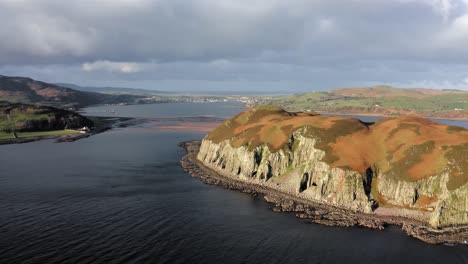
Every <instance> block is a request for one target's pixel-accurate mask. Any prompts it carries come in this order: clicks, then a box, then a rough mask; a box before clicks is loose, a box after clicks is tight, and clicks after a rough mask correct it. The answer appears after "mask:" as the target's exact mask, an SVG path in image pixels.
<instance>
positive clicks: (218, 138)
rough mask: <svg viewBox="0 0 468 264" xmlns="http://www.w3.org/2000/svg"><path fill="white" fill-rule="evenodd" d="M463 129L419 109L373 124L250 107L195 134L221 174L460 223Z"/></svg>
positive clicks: (339, 203)
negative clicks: (418, 114)
mask: <svg viewBox="0 0 468 264" xmlns="http://www.w3.org/2000/svg"><path fill="white" fill-rule="evenodd" d="M467 157H468V130H466V129H463V128H459V127H453V126H446V125H442V124H438V123H434V122H431V121H429V120H427V119H422V118H417V117H398V118H388V119H384V120H381V121H379V122H377V123H375V124H366V123H362V122H360V121H359V120H356V119H351V118H342V117H329V116H320V115H317V114H315V113H289V112H286V111H284V110H282V109H280V108H276V107H256V108H253V109H250V110H247V111H245V112H243V113H240V114H239V115H237V116H235V117H233V118H231V119H229V120H227V121H226V122H224V123H223V124H222V125H220V126H219V127H218V128H216V129H215V130H213V131H212V132H211V133H209V134H208V135H207V136H206V137H205V138H204V139H203V141H202V144H201V147H200V151H199V153H198V156H197V158H198V160H199V161H201V162H202V163H203V164H204V165H205V166H207V167H209V168H211V169H213V170H215V171H217V172H218V173H219V174H221V175H223V176H226V177H230V178H233V179H236V180H241V181H244V182H246V183H255V184H261V185H264V186H266V187H269V188H273V189H276V190H278V191H281V192H284V193H287V194H290V195H294V196H297V197H299V198H301V199H304V200H310V201H313V202H318V203H323V204H327V205H333V206H336V207H339V208H345V209H349V210H352V211H355V212H362V213H369V214H381V215H397V216H405V217H408V218H413V219H417V220H421V221H424V222H426V223H428V224H430V225H431V226H433V227H437V228H441V227H448V226H459V225H466V224H468V158H467Z"/></svg>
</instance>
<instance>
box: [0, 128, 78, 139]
mask: <svg viewBox="0 0 468 264" xmlns="http://www.w3.org/2000/svg"><path fill="white" fill-rule="evenodd" d="M77 133H80V132H79V131H76V130H71V129H65V130H53V131H37V132H23V133H17V135H18V137H19V138H28V137H44V136H62V135H70V134H77ZM2 139H13V134H12V133H5V132H0V140H2Z"/></svg>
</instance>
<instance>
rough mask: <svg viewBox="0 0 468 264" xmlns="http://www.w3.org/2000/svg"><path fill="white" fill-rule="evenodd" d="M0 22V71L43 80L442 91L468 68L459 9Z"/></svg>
mask: <svg viewBox="0 0 468 264" xmlns="http://www.w3.org/2000/svg"><path fill="white" fill-rule="evenodd" d="M0 17H2V26H1V27H0V38H1V39H2V41H1V42H0V65H2V67H1V69H3V71H6V72H13V73H14V71H15V70H16V71H18V72H21V73H24V74H25V75H32V77H35V76H37V77H41V78H45V80H46V81H47V80H51V81H67V80H57V78H64V76H68V78H71V77H73V79H74V80H75V79H76V80H77V81H78V82H80V81H81V82H88V81H95V82H96V83H97V84H98V83H103V82H107V81H106V80H105V78H111V79H112V80H115V81H116V82H126V81H129V82H131V81H134V82H135V83H137V80H138V83H139V84H144V85H147V86H150V84H152V83H155V82H159V83H162V82H163V80H174V81H179V80H183V81H186V80H197V81H206V82H235V83H236V85H239V86H242V85H245V86H248V85H250V84H255V85H257V84H258V83H260V82H263V83H270V82H271V81H277V82H280V81H281V82H282V83H284V84H285V86H287V85H286V84H287V83H290V84H291V87H296V86H295V85H296V84H297V83H301V89H302V88H303V89H305V88H306V87H307V85H309V87H316V86H321V87H325V86H328V87H330V86H332V87H334V86H349V85H356V84H363V83H370V82H382V83H387V82H388V83H390V82H393V83H397V82H398V83H411V82H422V81H427V82H426V83H427V84H431V83H432V84H444V83H446V82H445V81H447V80H448V81H449V82H453V83H457V82H459V80H462V79H463V77H461V76H464V74H466V70H465V69H466V66H467V65H466V64H467V63H466V62H467V61H468V50H467V49H466V47H465V46H466V43H467V42H468V37H467V36H468V0H396V1H388V0H353V1H339V0H326V1H325V0H322V1H320V0H316V1H308V0H297V1H289V2H285V1H281V0H224V1H218V0H193V1H186V0H157V1H152V0H102V1H93V0H81V1H77V0H76V1H75V0H70V1H56V0H0ZM59 67H62V68H61V69H63V70H61V71H60V72H61V73H63V74H61V75H57V74H49V73H47V72H45V71H42V70H41V69H45V68H47V69H55V70H58V69H59ZM65 71H68V74H66V72H65ZM0 74H1V73H0ZM109 74H111V76H110V75H109ZM451 78H453V79H451ZM429 79H430V80H429ZM430 81H432V82H430ZM265 87H267V86H266V85H265Z"/></svg>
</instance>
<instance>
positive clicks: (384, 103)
mask: <svg viewBox="0 0 468 264" xmlns="http://www.w3.org/2000/svg"><path fill="white" fill-rule="evenodd" d="M259 104H269V105H278V106H281V107H284V108H285V109H287V110H289V111H318V112H327V113H336V114H355V115H385V116H397V115H418V116H424V117H429V118H454V119H464V120H468V91H462V90H434V89H424V88H408V89H405V88H394V87H390V86H373V87H360V88H343V89H336V90H332V91H328V92H311V93H303V94H295V95H288V96H277V97H273V98H272V99H271V100H265V101H262V102H259Z"/></svg>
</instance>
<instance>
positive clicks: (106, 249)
mask: <svg viewBox="0 0 468 264" xmlns="http://www.w3.org/2000/svg"><path fill="white" fill-rule="evenodd" d="M108 108H116V107H112V106H109V107H108ZM96 109H101V110H102V109H103V111H104V112H105V110H106V109H105V108H90V109H88V110H87V111H89V112H98V111H96ZM115 111H117V112H118V114H119V115H120V116H133V117H135V116H140V117H141V116H143V117H154V116H168V115H173V116H174V115H182V116H197V115H217V116H221V117H225V116H230V115H233V114H235V113H237V112H238V111H240V109H237V108H225V107H223V104H159V105H144V106H122V107H119V108H118V109H115ZM96 115H100V114H96ZM456 124H458V125H462V126H465V127H468V124H467V123H466V122H458V123H456ZM150 127H151V125H143V126H137V127H128V128H118V129H114V130H111V131H109V132H106V133H103V134H99V135H96V136H93V137H90V138H87V139H83V140H79V141H76V142H73V143H61V144H57V143H53V142H51V141H42V142H34V143H28V144H22V145H5V146H0V263H41V264H42V263H416V262H417V263H468V247H466V246H454V247H449V246H435V245H428V244H425V243H423V242H420V241H418V240H416V239H413V238H411V237H408V236H406V235H405V234H404V233H403V232H402V231H400V230H399V229H398V228H396V227H392V228H388V229H387V230H385V231H373V230H368V229H362V228H336V227H325V226H321V225H317V224H310V223H306V222H305V221H303V220H301V219H297V218H295V217H294V216H293V215H290V214H285V213H275V212H273V211H271V210H270V209H268V204H267V203H265V202H264V201H263V200H262V199H261V198H260V197H252V196H250V195H247V194H243V193H238V192H236V191H230V190H225V189H222V188H219V187H216V186H209V185H205V184H203V183H202V182H201V181H199V180H197V179H193V178H191V177H190V175H188V174H187V173H185V172H184V171H183V170H182V168H181V167H180V165H179V159H180V157H181V156H182V155H183V154H184V152H183V150H182V149H181V148H179V147H177V143H178V142H180V141H182V140H189V139H199V138H201V137H202V136H203V133H198V132H181V131H160V130H155V129H150Z"/></svg>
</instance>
